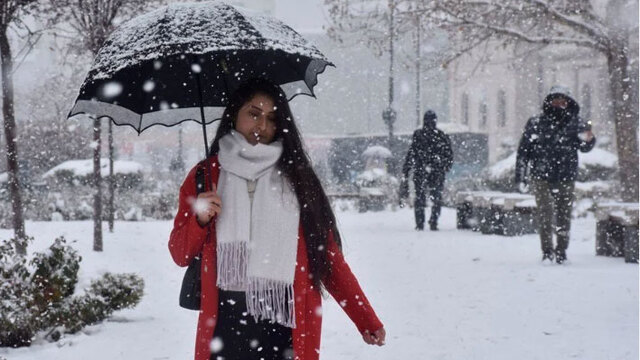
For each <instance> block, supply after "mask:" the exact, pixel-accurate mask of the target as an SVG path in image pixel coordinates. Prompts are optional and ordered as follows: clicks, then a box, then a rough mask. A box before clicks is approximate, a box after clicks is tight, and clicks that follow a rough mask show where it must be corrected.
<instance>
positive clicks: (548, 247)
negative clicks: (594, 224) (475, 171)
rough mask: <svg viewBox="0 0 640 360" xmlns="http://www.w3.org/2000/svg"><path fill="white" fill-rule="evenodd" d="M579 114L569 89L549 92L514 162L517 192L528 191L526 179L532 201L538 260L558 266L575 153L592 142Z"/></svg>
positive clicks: (565, 233) (566, 243)
mask: <svg viewBox="0 0 640 360" xmlns="http://www.w3.org/2000/svg"><path fill="white" fill-rule="evenodd" d="M579 112H580V106H579V105H578V103H577V102H576V101H575V100H574V99H573V98H572V97H571V94H570V92H569V90H568V89H567V88H564V87H562V86H554V87H552V88H551V91H550V92H549V94H548V95H547V96H546V97H545V99H544V102H543V104H542V114H540V115H538V116H535V117H533V118H531V119H529V121H528V122H527V125H526V126H525V129H524V133H523V134H522V139H521V140H520V145H519V147H518V153H517V159H516V176H515V178H516V179H515V180H516V183H517V184H518V188H519V189H520V191H521V192H528V189H529V184H528V183H529V180H530V182H531V186H532V189H533V192H534V194H535V197H536V204H537V220H538V233H539V234H540V242H541V247H542V260H543V261H545V260H549V261H552V260H553V258H554V257H555V260H556V262H557V263H559V264H562V263H563V262H565V261H566V259H567V254H566V250H567V248H568V246H569V230H570V228H571V210H572V207H573V200H574V194H573V190H574V187H575V180H576V177H577V175H578V151H581V152H588V151H591V149H592V148H593V147H594V145H595V143H596V138H595V136H594V135H593V133H592V131H591V124H590V123H589V122H587V121H584V120H583V119H582V118H580V116H579ZM554 220H555V221H554ZM554 223H555V226H554ZM553 232H555V234H556V242H557V245H556V247H555V250H554V248H553V239H552V236H553Z"/></svg>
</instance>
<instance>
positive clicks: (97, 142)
mask: <svg viewBox="0 0 640 360" xmlns="http://www.w3.org/2000/svg"><path fill="white" fill-rule="evenodd" d="M100 135H101V134H100V119H99V118H97V117H96V118H94V119H93V146H94V149H93V186H94V187H95V195H94V197H93V251H102V176H101V175H100V149H101V148H102V141H101V136H100Z"/></svg>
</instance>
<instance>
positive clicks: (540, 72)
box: [536, 63, 546, 103]
mask: <svg viewBox="0 0 640 360" xmlns="http://www.w3.org/2000/svg"><path fill="white" fill-rule="evenodd" d="M536 80H537V83H538V102H539V103H542V101H543V100H544V97H545V96H546V95H545V91H546V89H545V88H544V67H543V66H542V63H538V75H537V76H536Z"/></svg>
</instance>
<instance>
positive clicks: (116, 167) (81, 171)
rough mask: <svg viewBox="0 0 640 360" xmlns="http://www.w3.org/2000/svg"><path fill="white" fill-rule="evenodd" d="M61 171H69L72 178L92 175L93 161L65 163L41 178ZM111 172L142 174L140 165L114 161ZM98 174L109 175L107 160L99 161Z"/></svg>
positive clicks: (133, 162) (125, 161)
mask: <svg viewBox="0 0 640 360" xmlns="http://www.w3.org/2000/svg"><path fill="white" fill-rule="evenodd" d="M61 170H69V171H71V172H72V173H73V175H74V176H79V177H80V176H87V175H89V174H91V173H93V159H87V160H69V161H65V162H63V163H62V164H59V165H57V166H55V167H53V168H52V169H50V170H49V171H47V172H46V173H44V174H43V175H42V177H43V178H48V177H50V176H53V175H55V173H56V172H58V171H61ZM113 172H114V173H115V174H133V173H137V172H142V165H141V164H140V163H137V162H135V161H127V160H116V161H114V162H113ZM100 174H101V175H102V176H108V175H109V159H106V158H103V159H100Z"/></svg>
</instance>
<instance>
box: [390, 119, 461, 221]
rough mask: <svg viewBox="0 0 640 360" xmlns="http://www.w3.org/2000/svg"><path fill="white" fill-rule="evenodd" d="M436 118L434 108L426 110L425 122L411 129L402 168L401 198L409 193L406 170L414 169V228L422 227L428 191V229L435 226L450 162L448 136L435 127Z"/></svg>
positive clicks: (451, 155)
mask: <svg viewBox="0 0 640 360" xmlns="http://www.w3.org/2000/svg"><path fill="white" fill-rule="evenodd" d="M437 119H438V117H437V115H436V113H435V112H434V111H432V110H428V111H426V112H425V114H424V118H423V120H424V126H423V127H422V129H418V130H416V131H415V132H414V133H413V138H412V140H411V146H410V147H409V151H408V152H407V157H406V159H405V162H404V166H403V168H402V174H403V177H402V182H401V184H400V199H406V198H407V197H408V196H409V173H410V172H411V170H413V184H414V186H415V191H416V199H415V203H414V210H415V217H416V230H423V229H424V220H425V207H426V206H427V201H426V193H427V191H429V199H430V200H431V203H432V206H431V218H430V219H429V227H430V229H431V230H438V217H439V216H440V208H441V207H442V190H443V187H444V178H445V175H446V173H447V172H448V171H449V170H450V169H451V165H452V164H453V151H452V150H451V140H450V139H449V136H448V135H447V134H445V133H444V132H443V131H442V130H440V129H437V128H436V121H437Z"/></svg>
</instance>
